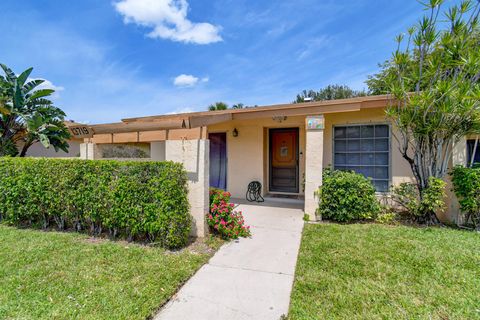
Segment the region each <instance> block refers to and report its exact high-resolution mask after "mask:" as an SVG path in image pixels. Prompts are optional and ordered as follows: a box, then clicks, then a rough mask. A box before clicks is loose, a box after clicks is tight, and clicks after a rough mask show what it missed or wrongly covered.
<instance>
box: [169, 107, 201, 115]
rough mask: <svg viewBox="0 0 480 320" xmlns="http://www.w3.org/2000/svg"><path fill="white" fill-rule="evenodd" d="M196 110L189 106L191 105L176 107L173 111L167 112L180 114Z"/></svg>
mask: <svg viewBox="0 0 480 320" xmlns="http://www.w3.org/2000/svg"><path fill="white" fill-rule="evenodd" d="M194 111H195V110H193V108H189V107H185V108H178V109H175V110H173V111H171V112H167V114H179V113H190V112H194Z"/></svg>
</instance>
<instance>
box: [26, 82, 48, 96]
mask: <svg viewBox="0 0 480 320" xmlns="http://www.w3.org/2000/svg"><path fill="white" fill-rule="evenodd" d="M44 82H45V80H42V79H35V80H32V81H29V82H27V84H25V85H24V86H23V91H24V92H25V93H29V92H30V91H32V90H33V89H35V88H36V87H38V86H39V85H41V84H42V83H44Z"/></svg>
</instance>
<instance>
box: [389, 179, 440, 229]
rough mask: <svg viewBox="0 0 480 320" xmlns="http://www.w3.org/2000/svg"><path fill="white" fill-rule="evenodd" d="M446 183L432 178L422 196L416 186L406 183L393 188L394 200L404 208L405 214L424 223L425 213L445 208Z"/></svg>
mask: <svg viewBox="0 0 480 320" xmlns="http://www.w3.org/2000/svg"><path fill="white" fill-rule="evenodd" d="M446 185H447V184H446V183H445V182H444V181H443V180H442V179H439V178H435V177H430V178H429V187H428V188H425V189H424V190H423V194H422V195H421V196H420V194H419V191H418V188H417V186H416V185H415V184H413V183H410V182H404V183H401V184H399V185H398V186H395V187H393V188H392V192H391V194H392V200H393V201H394V202H395V203H397V204H398V205H400V207H401V208H403V211H404V212H403V213H404V214H405V213H406V214H407V215H410V216H411V217H413V218H414V219H416V220H418V221H419V222H422V221H421V220H422V218H423V214H424V212H437V211H438V210H440V209H442V208H444V207H445V187H446Z"/></svg>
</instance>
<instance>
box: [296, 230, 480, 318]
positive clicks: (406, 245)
mask: <svg viewBox="0 0 480 320" xmlns="http://www.w3.org/2000/svg"><path fill="white" fill-rule="evenodd" d="M289 319H302V320H306V319H480V234H479V233H473V232H467V231H459V230H453V229H446V228H442V229H441V228H426V229H420V228H412V227H405V226H395V227H394V226H382V225H375V224H355V225H337V224H320V225H311V224H310V225H306V226H305V230H304V234H303V240H302V247H301V250H300V255H299V260H298V264H297V270H296V276H295V284H294V288H293V292H292V300H291V304H290V314H289Z"/></svg>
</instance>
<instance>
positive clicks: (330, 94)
mask: <svg viewBox="0 0 480 320" xmlns="http://www.w3.org/2000/svg"><path fill="white" fill-rule="evenodd" d="M366 95H367V93H366V92H365V91H363V90H362V91H358V90H353V89H351V88H350V87H348V86H346V85H338V84H334V85H328V86H326V87H325V88H322V89H320V90H319V91H315V90H303V91H302V92H301V93H300V94H298V95H297V98H296V100H295V101H294V103H302V102H305V101H306V100H309V101H324V100H337V99H347V98H355V97H363V96H366ZM307 98H308V99H307Z"/></svg>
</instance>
